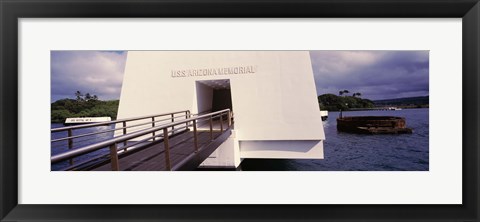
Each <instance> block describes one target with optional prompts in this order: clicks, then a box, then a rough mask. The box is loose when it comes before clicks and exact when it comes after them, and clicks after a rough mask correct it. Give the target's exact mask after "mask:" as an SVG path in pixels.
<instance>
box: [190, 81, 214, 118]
mask: <svg viewBox="0 0 480 222" xmlns="http://www.w3.org/2000/svg"><path fill="white" fill-rule="evenodd" d="M195 86H196V93H197V97H196V100H197V109H196V110H195V109H192V111H193V112H194V113H203V112H207V111H211V110H212V100H213V89H212V88H210V87H208V86H206V85H204V84H202V83H199V82H196V84H195ZM192 108H195V107H192Z"/></svg>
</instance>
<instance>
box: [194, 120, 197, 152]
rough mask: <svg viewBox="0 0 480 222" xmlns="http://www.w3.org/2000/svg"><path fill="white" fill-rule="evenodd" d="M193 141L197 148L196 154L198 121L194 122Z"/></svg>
mask: <svg viewBox="0 0 480 222" xmlns="http://www.w3.org/2000/svg"><path fill="white" fill-rule="evenodd" d="M193 141H194V143H195V144H194V146H195V153H197V152H198V138H197V120H193Z"/></svg>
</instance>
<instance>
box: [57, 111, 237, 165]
mask: <svg viewBox="0 0 480 222" xmlns="http://www.w3.org/2000/svg"><path fill="white" fill-rule="evenodd" d="M227 113H228V114H229V116H230V109H224V110H220V111H217V112H213V113H208V114H204V115H201V116H197V117H193V118H189V119H185V120H180V121H176V122H172V123H169V124H164V125H161V126H156V127H152V128H150V129H144V130H140V131H136V132H133V133H129V134H125V135H122V136H118V137H115V138H112V139H109V140H105V141H102V142H99V143H96V144H92V145H88V146H84V147H81V148H78V149H74V150H69V151H67V152H64V153H61V154H57V155H55V156H52V157H51V158H50V161H51V163H58V162H61V161H65V160H70V159H72V158H74V157H77V156H80V155H83V154H85V153H89V152H93V151H96V150H99V149H102V148H104V147H108V146H110V151H111V152H110V154H111V162H112V169H113V168H114V167H113V166H114V165H117V170H118V154H117V147H116V144H117V143H121V142H126V141H127V140H130V139H133V138H137V137H141V136H144V135H147V134H150V133H153V132H156V131H160V130H163V134H164V138H167V140H166V141H165V143H166V146H167V147H168V130H167V128H170V127H174V126H176V125H181V124H185V123H187V124H188V122H193V126H194V131H195V133H194V137H195V140H196V123H195V122H196V120H198V119H203V118H206V117H210V118H213V117H214V116H217V115H218V116H220V117H223V115H225V114H227ZM221 119H222V118H221ZM228 119H230V118H228ZM228 124H229V125H228V126H230V120H229V121H228ZM210 129H211V127H210ZM221 130H222V131H223V119H222V123H221ZM197 149H198V147H196V150H197ZM166 152H168V150H166Z"/></svg>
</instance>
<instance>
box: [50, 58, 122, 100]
mask: <svg viewBox="0 0 480 222" xmlns="http://www.w3.org/2000/svg"><path fill="white" fill-rule="evenodd" d="M126 55H127V53H126V52H124V51H52V52H51V90H52V91H51V100H52V101H56V100H58V99H63V98H73V97H74V93H75V92H76V91H77V90H79V91H81V92H82V93H87V92H88V93H90V94H94V95H97V96H98V97H99V98H100V99H102V100H109V99H118V98H119V97H120V90H121V86H122V80H123V73H124V69H125V60H126Z"/></svg>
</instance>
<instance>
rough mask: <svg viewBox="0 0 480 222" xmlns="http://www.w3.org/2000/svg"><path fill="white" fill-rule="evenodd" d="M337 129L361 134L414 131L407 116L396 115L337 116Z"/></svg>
mask: <svg viewBox="0 0 480 222" xmlns="http://www.w3.org/2000/svg"><path fill="white" fill-rule="evenodd" d="M337 130H338V131H341V132H348V133H359V134H404V133H412V132H413V131H412V129H410V128H407V127H406V122H405V118H403V117H396V116H352V117H340V118H337Z"/></svg>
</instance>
